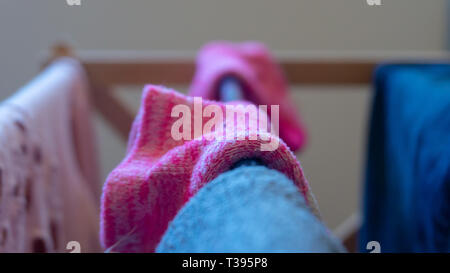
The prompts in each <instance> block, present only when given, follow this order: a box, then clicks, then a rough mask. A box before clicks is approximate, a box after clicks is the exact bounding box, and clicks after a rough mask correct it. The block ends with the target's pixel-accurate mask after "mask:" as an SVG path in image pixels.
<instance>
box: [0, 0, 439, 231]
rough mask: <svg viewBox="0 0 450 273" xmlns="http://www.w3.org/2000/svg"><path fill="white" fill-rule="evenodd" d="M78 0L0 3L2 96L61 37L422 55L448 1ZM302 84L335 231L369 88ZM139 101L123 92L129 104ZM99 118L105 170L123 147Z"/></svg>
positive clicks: (93, 44)
mask: <svg viewBox="0 0 450 273" xmlns="http://www.w3.org/2000/svg"><path fill="white" fill-rule="evenodd" d="M81 1H82V6H81V7H68V6H67V5H66V4H65V1H64V0H39V1H29V0H0V49H1V50H0V99H2V98H5V97H6V96H8V95H9V94H11V93H12V92H14V90H16V89H17V88H18V87H19V86H20V85H22V84H23V83H25V82H26V81H27V80H29V79H30V78H31V77H32V76H33V75H34V74H35V73H36V71H37V70H38V60H39V54H40V53H41V52H42V51H43V50H45V49H47V48H48V46H49V45H51V44H52V43H53V42H55V41H56V40H61V39H65V40H69V41H71V43H72V44H73V45H74V46H75V47H76V48H77V49H115V50H119V49H126V50H161V49H164V50H191V51H194V50H196V49H197V48H198V47H199V46H201V45H202V44H203V43H204V42H206V41H209V40H212V39H230V40H245V39H254V40H261V41H263V42H265V43H267V44H268V45H269V46H270V47H271V48H272V49H273V50H276V51H284V50H295V51H297V50H298V51H300V50H314V51H320V50H327V51H353V50H358V51H359V50H363V51H366V50H377V51H379V50H424V51H427V50H440V49H442V48H443V47H444V41H445V35H444V34H445V5H444V0H433V1H424V0H382V1H383V2H384V5H383V6H381V7H369V6H367V5H366V1H365V0H292V1H288V0H277V1H273V0H267V1H265V0H253V1H251V0H228V1H212V0H202V1H200V0H190V1H183V0H177V1H175V0H161V1H150V0H127V1H123V0H81ZM180 88H181V89H185V87H180ZM298 89H299V92H296V93H295V99H296V101H297V102H298V105H299V107H300V108H301V112H302V114H303V116H304V119H305V121H306V123H307V125H308V127H309V130H310V137H311V138H310V145H309V146H308V148H307V150H306V151H305V153H304V154H302V155H301V156H300V159H301V161H302V164H303V167H304V170H305V172H306V174H307V176H308V178H309V180H310V183H311V185H312V187H313V190H314V191H315V193H316V195H317V198H318V201H319V205H320V207H321V209H322V213H323V215H324V218H325V220H326V221H327V223H329V225H330V226H332V227H334V226H336V225H337V224H338V223H339V222H340V221H342V220H343V219H344V218H345V217H346V216H348V215H349V214H350V213H351V212H352V211H354V210H356V209H357V206H358V201H359V200H358V198H359V183H360V178H361V168H362V164H363V162H362V159H363V152H364V150H363V145H364V136H365V131H364V130H365V126H366V116H367V111H368V108H367V106H368V101H369V100H368V99H369V92H367V90H368V88H367V87H353V88H343V87H340V88H325V89H324V88H317V87H314V88H313V87H308V86H302V87H300V88H298ZM336 89H339V90H340V92H338V91H336ZM138 98H139V94H137V95H128V96H125V99H126V100H127V101H128V103H129V104H130V107H134V108H135V107H136V104H137V102H138ZM96 120H97V122H96V124H97V126H98V129H99V130H98V131H99V141H100V147H101V149H102V161H103V166H104V167H103V172H104V175H106V173H107V172H108V171H109V170H110V169H111V168H113V167H114V166H115V165H116V164H117V162H118V161H119V160H120V159H121V157H122V156H123V152H124V144H123V143H122V142H121V141H120V140H119V139H118V138H117V136H115V135H114V133H113V132H112V131H111V130H110V129H109V128H108V127H107V126H106V125H105V124H104V122H103V121H102V120H101V118H100V117H97V118H96Z"/></svg>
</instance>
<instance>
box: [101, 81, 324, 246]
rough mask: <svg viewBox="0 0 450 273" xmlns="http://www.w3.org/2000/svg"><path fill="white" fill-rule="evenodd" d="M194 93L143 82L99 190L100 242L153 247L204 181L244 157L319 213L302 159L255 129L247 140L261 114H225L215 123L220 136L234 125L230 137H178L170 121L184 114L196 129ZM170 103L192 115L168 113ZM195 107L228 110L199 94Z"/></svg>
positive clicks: (272, 137)
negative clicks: (241, 118)
mask: <svg viewBox="0 0 450 273" xmlns="http://www.w3.org/2000/svg"><path fill="white" fill-rule="evenodd" d="M198 99H199V98H192V97H187V96H184V95H182V94H180V93H177V92H176V91H174V90H170V89H166V88H164V87H160V86H152V85H149V86H146V87H145V88H144V92H143V96H142V102H141V107H140V111H139V113H138V115H137V117H136V119H135V121H134V123H133V126H132V130H131V134H130V140H129V146H128V152H127V155H126V157H125V158H124V160H123V161H122V162H121V163H120V164H119V166H117V167H116V168H115V169H114V170H113V171H112V172H111V173H110V175H109V176H108V178H107V180H106V183H105V185H104V188H103V197H102V208H101V240H102V244H103V246H104V247H105V248H108V249H110V250H111V251H114V252H153V251H154V250H155V247H156V246H157V244H158V243H159V241H160V239H161V237H162V235H163V234H164V232H165V231H166V229H167V226H168V224H169V222H170V221H172V220H173V218H174V216H175V215H176V213H177V212H178V211H179V209H180V208H181V207H182V206H183V205H184V204H185V203H186V202H187V201H188V200H189V199H190V198H191V197H192V196H193V195H195V193H196V192H197V191H198V190H199V189H200V188H201V187H202V186H203V185H205V184H206V183H208V182H210V181H212V180H213V179H214V178H216V177H217V176H218V175H219V174H221V173H223V172H225V171H227V170H228V169H229V168H230V167H231V166H232V165H233V164H234V163H236V162H238V161H240V160H241V159H245V158H259V159H261V161H262V162H264V163H265V164H266V165H267V166H268V167H269V168H272V169H276V170H278V171H280V172H282V173H284V174H285V175H286V176H287V177H288V178H289V179H291V180H292V181H293V182H294V183H295V184H296V186H298V188H299V190H300V192H301V193H302V194H303V195H304V196H305V199H306V200H307V202H308V204H309V205H310V207H311V208H312V209H313V211H315V212H317V207H316V203H315V201H314V198H313V196H312V193H311V191H310V188H309V186H308V183H307V181H306V179H305V177H304V175H303V171H302V169H301V167H300V163H299V162H298V161H297V159H296V158H295V156H294V155H293V153H292V152H291V151H290V150H289V148H288V147H287V146H286V144H285V143H284V142H283V141H282V140H280V139H279V138H278V137H277V136H275V135H272V134H270V133H269V132H268V131H267V130H262V129H261V128H259V129H258V132H257V133H256V136H257V138H256V139H255V140H249V138H248V136H249V132H250V130H249V128H251V127H250V126H251V124H255V123H256V122H258V119H259V118H261V116H258V117H256V118H255V116H253V117H252V116H250V115H246V114H245V113H244V112H243V111H244V110H243V109H240V110H239V111H238V113H244V115H246V116H245V117H248V119H247V120H248V123H247V122H244V123H239V122H236V121H237V120H238V119H237V118H236V119H233V124H232V125H231V124H230V123H228V121H227V119H226V118H225V117H224V118H223V120H222V123H219V125H218V128H224V130H223V133H222V135H223V134H224V133H226V132H227V131H228V130H235V132H236V137H235V138H234V139H227V140H226V139H218V138H217V137H215V138H212V137H211V136H212V135H211V134H216V131H214V132H211V133H208V132H206V134H204V135H201V136H199V137H196V138H193V139H192V140H189V139H179V140H176V138H175V137H174V135H173V133H172V129H173V125H174V123H175V122H179V121H180V119H182V118H187V120H188V121H192V122H191V123H190V124H189V129H190V130H191V131H190V133H189V135H190V136H192V133H194V135H195V121H194V119H196V118H197V116H195V113H196V112H195V111H196V110H195V109H196V107H198V104H196V102H197V103H198ZM242 104H248V103H242ZM196 105H197V106H196ZM175 106H177V107H180V106H181V108H184V109H185V110H187V112H189V111H190V113H194V114H192V115H191V116H189V117H186V116H185V115H184V114H183V116H182V117H180V116H179V115H177V116H176V117H172V113H173V112H172V111H173V109H174V107H175ZM201 106H202V109H206V107H210V106H214V107H218V108H219V109H221V110H222V112H226V110H225V108H226V105H225V104H222V103H219V102H213V101H207V100H203V101H202V102H201ZM197 109H198V108H197ZM260 114H261V113H260ZM263 114H264V117H265V115H266V114H265V113H263ZM186 115H187V114H186ZM194 116H195V117H194ZM214 117H216V114H215V116H214ZM200 119H201V120H202V123H203V125H205V124H206V123H207V122H208V121H209V120H211V118H210V117H209V118H205V117H204V116H203V115H202V116H200ZM243 124H245V125H243ZM230 125H231V126H230ZM217 135H220V134H217ZM217 135H215V136H217ZM238 136H243V137H244V138H239V137H238ZM266 137H267V138H266ZM269 139H274V140H277V141H278V146H277V148H276V149H274V150H272V151H262V150H261V145H262V144H263V143H267V142H268V140H269ZM266 140H267V141H266Z"/></svg>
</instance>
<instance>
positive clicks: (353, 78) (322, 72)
mask: <svg viewBox="0 0 450 273" xmlns="http://www.w3.org/2000/svg"><path fill="white" fill-rule="evenodd" d="M186 55H187V54H180V52H178V53H177V52H166V53H162V54H147V53H136V52H124V51H110V52H108V51H97V52H95V51H90V52H89V51H86V52H77V53H76V54H74V52H73V51H72V50H71V48H70V47H68V46H66V45H64V44H57V45H55V46H54V47H53V48H52V54H51V58H50V61H51V60H53V59H55V58H58V57H62V56H71V57H76V58H77V59H78V60H80V61H81V63H82V65H83V66H84V68H85V70H86V71H87V74H88V77H89V81H90V86H91V89H92V90H91V91H92V99H93V103H94V106H95V108H96V109H97V110H98V111H99V112H100V113H101V114H102V115H103V117H104V118H105V119H106V120H107V121H108V122H109V123H110V124H111V126H112V127H113V128H114V129H115V130H117V131H118V133H119V134H120V135H121V137H122V138H123V139H124V140H126V139H127V138H128V133H129V130H130V128H131V123H132V121H133V118H134V114H133V113H130V111H128V109H126V107H124V106H123V105H122V103H121V102H120V101H119V100H117V99H116V98H115V97H114V95H113V93H112V90H113V89H114V88H115V87H117V86H123V85H144V84H147V83H154V84H164V85H169V86H170V85H180V84H189V83H190V81H191V80H192V77H193V75H194V70H195V64H194V61H193V58H192V56H191V57H186ZM418 56H420V57H418ZM392 59H397V60H399V61H401V62H405V60H406V61H407V62H411V61H412V60H414V59H416V60H417V59H418V60H433V59H437V60H442V59H448V54H447V53H441V52H429V53H426V54H424V53H423V52H422V53H419V54H418V53H417V52H403V53H401V54H400V53H394V54H392V53H390V54H387V53H371V54H359V56H358V54H342V53H339V54H336V53H335V54H333V53H331V54H329V53H328V54H324V53H314V52H312V53H308V54H300V55H299V54H298V52H297V53H295V52H291V53H289V52H285V54H284V55H282V56H280V57H279V60H280V65H281V67H282V69H283V70H284V73H285V75H286V78H287V80H288V81H289V83H290V84H292V85H299V84H303V85H355V84H356V85H366V84H369V83H370V82H371V80H372V74H373V71H374V69H375V67H376V66H377V64H379V63H380V62H384V61H385V60H392ZM47 63H48V62H47Z"/></svg>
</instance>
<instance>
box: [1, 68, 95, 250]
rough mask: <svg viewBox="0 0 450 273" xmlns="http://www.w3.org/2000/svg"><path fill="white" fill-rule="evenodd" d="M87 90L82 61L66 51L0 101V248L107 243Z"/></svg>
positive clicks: (57, 247) (60, 247)
mask: <svg viewBox="0 0 450 273" xmlns="http://www.w3.org/2000/svg"><path fill="white" fill-rule="evenodd" d="M86 92H87V84H86V78H85V75H84V74H83V70H82V68H81V66H80V64H79V63H77V62H76V61H75V60H71V59H62V60H59V61H56V62H55V63H54V64H52V65H51V66H50V67H49V68H47V69H46V70H45V71H44V72H42V73H41V74H40V75H39V76H38V77H37V78H35V79H34V80H33V81H32V82H31V83H29V84H28V85H27V86H25V87H23V88H22V89H21V90H20V91H18V92H17V93H16V94H15V95H14V96H12V97H11V98H9V99H8V100H6V101H5V102H3V103H2V104H1V105H0V128H1V130H0V142H1V149H0V234H1V238H0V252H44V251H45V252H67V251H68V250H66V245H67V243H68V242H69V241H77V242H79V243H80V246H81V252H93V251H100V250H101V247H100V244H99V239H98V232H99V224H98V215H99V214H98V211H99V188H100V185H99V182H100V181H99V178H98V165H97V154H96V150H95V145H94V142H93V141H94V135H93V130H92V129H93V128H92V124H91V121H90V116H89V113H90V111H89V104H88V100H87V93H86Z"/></svg>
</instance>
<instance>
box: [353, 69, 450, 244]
mask: <svg viewBox="0 0 450 273" xmlns="http://www.w3.org/2000/svg"><path fill="white" fill-rule="evenodd" d="M374 96H375V97H374V101H373V110H372V117H371V124H370V135H369V143H368V161H367V170H366V179H365V193H364V215H363V226H362V229H361V233H360V251H362V252H367V250H366V245H367V243H368V242H369V241H378V242H379V243H380V245H381V252H449V251H450V65H445V64H426V65H383V66H381V67H379V68H378V70H377V72H376V75H375V95H374Z"/></svg>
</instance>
